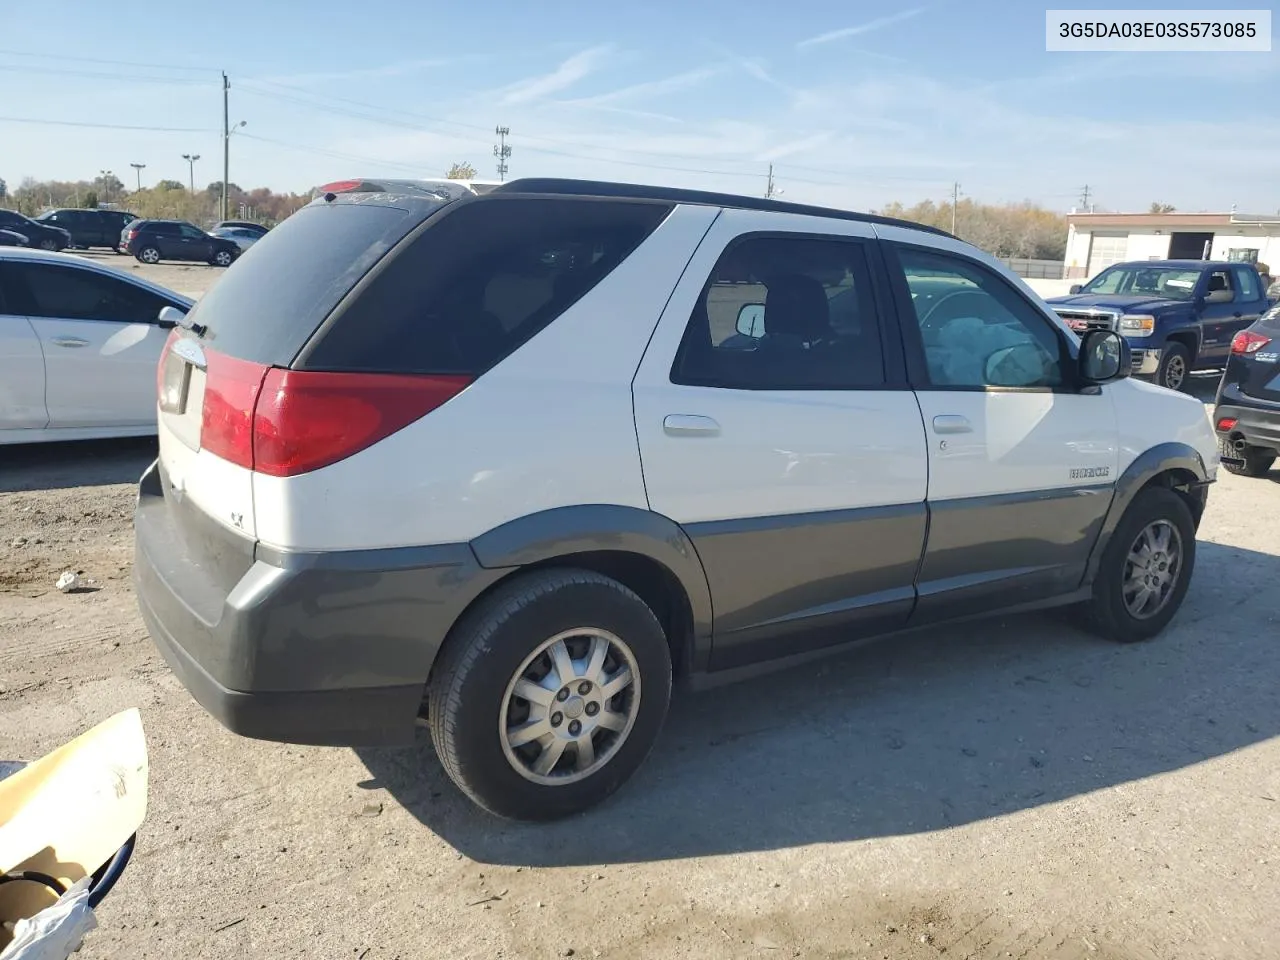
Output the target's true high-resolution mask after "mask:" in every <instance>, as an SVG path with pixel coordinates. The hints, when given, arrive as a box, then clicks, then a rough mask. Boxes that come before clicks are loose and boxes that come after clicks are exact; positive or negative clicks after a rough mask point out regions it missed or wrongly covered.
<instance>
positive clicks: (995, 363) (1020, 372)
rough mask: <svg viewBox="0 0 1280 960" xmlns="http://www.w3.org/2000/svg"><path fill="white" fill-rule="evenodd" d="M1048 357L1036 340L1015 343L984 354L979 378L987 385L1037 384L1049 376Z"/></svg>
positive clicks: (1044, 381)
mask: <svg viewBox="0 0 1280 960" xmlns="http://www.w3.org/2000/svg"><path fill="white" fill-rule="evenodd" d="M1049 367H1050V360H1049V358H1048V355H1047V354H1046V353H1045V352H1044V348H1043V347H1041V346H1040V345H1039V344H1038V343H1015V344H1014V345H1013V346H1010V347H1001V348H1000V349H999V350H997V351H996V352H995V353H993V354H991V355H990V356H989V357H987V362H986V363H985V364H983V367H982V379H983V380H984V381H985V382H986V384H987V386H989V387H1038V386H1043V385H1044V384H1045V383H1046V382H1048V381H1049V379H1050V374H1051V372H1052V371H1051V370H1050V369H1049Z"/></svg>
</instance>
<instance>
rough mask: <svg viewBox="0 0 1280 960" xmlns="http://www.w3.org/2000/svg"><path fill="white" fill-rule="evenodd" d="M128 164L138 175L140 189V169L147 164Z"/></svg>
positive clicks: (140, 187)
mask: <svg viewBox="0 0 1280 960" xmlns="http://www.w3.org/2000/svg"><path fill="white" fill-rule="evenodd" d="M129 166H131V167H133V172H134V173H136V174H137V175H138V189H139V190H141V189H142V171H143V170H145V169H146V166H147V165H146V164H145V163H131V164H129Z"/></svg>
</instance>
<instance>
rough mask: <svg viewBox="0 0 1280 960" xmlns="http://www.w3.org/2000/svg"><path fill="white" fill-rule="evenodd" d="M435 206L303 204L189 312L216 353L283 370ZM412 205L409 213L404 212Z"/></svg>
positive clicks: (418, 204)
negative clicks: (365, 277)
mask: <svg viewBox="0 0 1280 960" xmlns="http://www.w3.org/2000/svg"><path fill="white" fill-rule="evenodd" d="M438 206H439V205H438V204H437V205H434V206H428V205H426V204H421V203H420V202H417V201H415V203H414V204H412V205H406V206H405V207H397V206H391V205H389V203H383V204H376V203H372V202H364V203H360V202H356V203H349V202H337V203H332V204H323V203H319V204H316V205H313V206H307V207H304V208H303V209H302V210H299V211H298V212H297V213H295V214H294V215H293V216H291V217H289V218H288V219H287V220H285V221H284V223H282V224H280V226H278V227H276V228H275V229H274V230H272V231H271V232H269V233H268V234H266V235H265V236H264V237H262V239H260V240H259V241H258V242H257V243H255V244H254V247H253V256H252V257H245V258H244V259H243V260H240V261H239V262H237V263H236V264H235V266H234V267H232V268H231V269H230V270H228V271H227V273H226V275H225V276H223V277H222V278H221V279H220V280H219V281H218V282H217V283H216V284H214V286H213V289H211V290H210V291H209V292H208V293H207V294H205V295H204V298H203V299H202V300H201V301H200V302H199V303H198V304H197V306H196V308H195V309H194V310H193V311H192V312H191V316H192V318H193V319H194V320H195V322H196V323H201V324H204V325H205V326H206V327H207V328H208V333H207V334H206V336H205V340H206V342H208V343H209V345H210V346H211V347H213V348H214V349H215V350H219V351H221V352H223V353H227V354H230V355H231V356H235V357H240V358H241V359H244V360H252V361H254V362H256V363H265V364H271V365H274V366H288V365H289V364H290V363H292V361H293V358H294V357H295V356H296V355H297V353H298V350H299V349H300V348H301V347H302V345H303V344H304V343H306V341H307V338H308V337H310V336H311V334H312V333H314V332H315V329H316V327H318V326H319V325H320V323H321V321H323V320H324V318H325V317H326V316H328V315H329V312H330V311H331V310H332V309H333V308H334V306H335V305H336V304H337V303H338V301H339V300H341V299H342V297H343V295H344V294H346V292H347V291H348V290H350V289H351V288H352V287H353V286H354V285H355V284H356V282H357V281H358V280H359V279H360V278H361V277H363V276H364V275H365V274H366V273H367V272H368V271H369V269H370V268H371V267H372V266H373V265H374V264H375V263H377V262H378V260H380V259H381V258H382V256H383V254H385V253H386V252H387V251H388V250H389V249H391V247H393V246H394V245H395V244H396V243H397V242H398V241H399V240H401V239H402V238H403V237H404V236H405V234H407V233H408V232H409V231H410V230H411V229H413V227H415V226H416V225H417V224H419V223H420V222H421V221H422V219H423V217H424V216H425V215H426V214H427V213H429V212H430V211H431V210H434V209H438ZM410 207H412V209H410Z"/></svg>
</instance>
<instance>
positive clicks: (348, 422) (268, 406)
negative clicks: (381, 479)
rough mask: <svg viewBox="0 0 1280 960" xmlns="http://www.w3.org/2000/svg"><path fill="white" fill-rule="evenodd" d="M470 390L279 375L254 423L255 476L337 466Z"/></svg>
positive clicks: (451, 383)
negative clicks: (257, 474)
mask: <svg viewBox="0 0 1280 960" xmlns="http://www.w3.org/2000/svg"><path fill="white" fill-rule="evenodd" d="M469 382H470V379H469V378H468V377H446V376H400V375H396V374H380V373H321V372H316V371H309V370H281V369H279V368H278V367H273V368H272V369H271V370H269V371H268V372H267V376H266V380H265V381H264V383H263V384H262V393H261V396H260V397H259V398H258V405H257V409H256V411H255V413H254V418H253V432H254V446H253V454H254V456H253V469H254V470H256V471H258V472H259V473H266V474H270V475H271V476H274V477H288V476H293V475H295V474H299V473H306V472H308V471H310V470H318V469H319V468H320V467H324V466H328V465H329V464H331V463H336V462H337V461H339V460H343V459H345V458H346V457H349V456H351V455H352V454H355V453H358V452H359V451H361V450H363V449H365V448H366V447H368V446H371V445H372V444H375V443H377V442H378V441H379V440H381V439H383V438H384V437H387V436H390V435H391V434H393V433H395V432H396V431H397V430H400V429H401V428H403V427H406V426H408V425H409V424H410V423H412V422H413V421H415V420H417V419H418V418H419V417H423V416H425V415H426V414H428V413H430V412H431V411H432V410H434V409H435V408H436V407H438V406H440V405H441V404H443V403H445V402H446V401H448V400H450V399H452V398H453V397H455V396H457V394H459V393H460V392H461V391H462V390H463V389H464V388H465V387H466V386H467V384H468V383H469Z"/></svg>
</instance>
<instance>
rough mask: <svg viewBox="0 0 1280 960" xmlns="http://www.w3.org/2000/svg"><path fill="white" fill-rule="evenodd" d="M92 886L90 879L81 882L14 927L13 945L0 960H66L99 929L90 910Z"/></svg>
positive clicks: (8, 947)
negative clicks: (90, 890) (51, 904)
mask: <svg viewBox="0 0 1280 960" xmlns="http://www.w3.org/2000/svg"><path fill="white" fill-rule="evenodd" d="M91 883H93V878H92V877H83V878H81V879H80V880H79V881H77V882H76V883H75V884H73V885H72V887H71V889H69V890H68V891H67V892H66V893H64V894H63V895H62V896H60V897H59V898H58V902H57V903H55V904H54V905H53V906H51V907H46V908H45V909H43V910H41V911H40V912H39V913H37V914H36V915H35V916H34V917H26V918H24V919H22V920H19V921H18V922H17V923H16V924H14V927H13V942H12V943H10V944H9V946H7V947H6V948H5V950H4V952H3V953H0V960H67V958H68V957H70V956H71V955H72V954H73V953H75V952H76V951H77V950H79V949H80V944H81V942H82V941H83V940H84V935H85V934H86V933H88V932H89V931H90V930H93V929H94V928H95V927H97V926H98V918H97V917H95V916H94V915H93V911H92V910H90V909H89V885H90V884H91Z"/></svg>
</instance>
